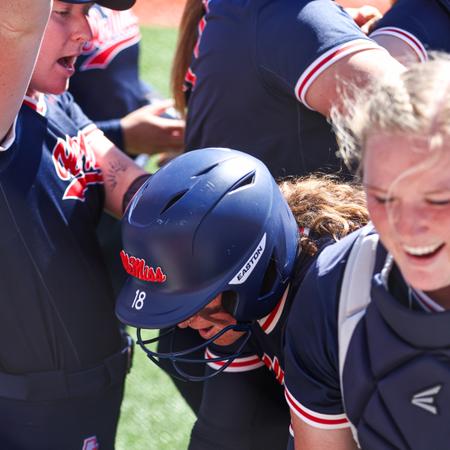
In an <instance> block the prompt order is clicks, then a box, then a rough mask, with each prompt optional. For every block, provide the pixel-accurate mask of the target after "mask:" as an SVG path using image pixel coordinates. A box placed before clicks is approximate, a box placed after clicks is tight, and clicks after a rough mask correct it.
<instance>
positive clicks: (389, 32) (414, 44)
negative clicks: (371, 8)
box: [370, 27, 428, 62]
mask: <svg viewBox="0 0 450 450" xmlns="http://www.w3.org/2000/svg"><path fill="white" fill-rule="evenodd" d="M383 35H384V36H394V37H396V38H398V39H401V40H402V41H403V42H405V43H406V44H407V45H409V47H411V48H412V49H413V50H414V52H415V53H416V55H417V57H418V58H419V61H420V62H425V61H428V54H427V51H426V49H425V47H424V46H423V44H422V42H420V40H419V39H417V38H416V36H414V35H413V34H412V33H409V32H408V31H406V30H402V29H401V28H397V27H383V28H380V29H378V30H375V31H374V32H373V33H372V34H371V35H370V37H371V38H372V37H376V36H383Z"/></svg>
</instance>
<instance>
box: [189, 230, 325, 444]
mask: <svg viewBox="0 0 450 450" xmlns="http://www.w3.org/2000/svg"><path fill="white" fill-rule="evenodd" d="M331 242H332V241H331V239H329V238H323V239H320V240H318V241H317V244H318V246H319V248H324V247H325V246H326V245H329V244H330V243H331ZM314 258H315V257H312V256H309V255H307V254H302V253H300V255H299V256H298V258H297V260H296V266H295V269H294V275H293V280H292V282H291V284H290V287H289V289H288V290H286V292H285V294H284V295H283V297H282V298H281V299H280V301H279V303H278V304H277V305H276V307H275V308H274V309H273V311H272V312H271V313H270V314H268V315H267V316H266V317H264V318H262V319H260V320H258V321H257V322H256V323H255V324H254V325H252V336H251V338H250V341H249V343H248V344H247V346H246V349H245V351H244V352H243V354H242V356H240V357H239V358H236V359H234V360H233V362H232V363H231V364H230V365H229V366H228V367H227V368H226V369H225V370H224V371H223V372H222V373H221V374H219V375H218V376H216V377H213V378H210V379H208V380H207V381H205V383H204V388H203V398H202V403H201V406H200V409H199V411H198V420H197V422H196V424H195V426H194V429H193V431H192V435H191V443H190V447H189V448H190V450H206V449H211V448H213V447H214V445H217V443H218V442H220V443H221V445H222V446H223V447H221V448H224V449H233V450H234V449H238V450H248V449H250V448H270V449H272V450H278V449H279V450H285V449H286V447H287V445H288V440H289V424H290V416H289V408H288V406H287V404H286V402H285V400H284V398H283V392H284V390H283V386H284V358H283V342H284V332H285V327H286V321H287V318H288V316H289V314H290V311H291V306H292V302H293V301H294V299H295V293H296V291H297V289H298V286H299V284H300V283H301V281H302V279H303V276H304V274H305V273H306V271H307V269H308V267H309V266H310V264H311V263H312V261H313V260H314ZM238 346H239V341H238V342H236V343H235V344H234V345H232V346H230V347H223V346H217V345H214V344H212V345H210V346H209V347H208V349H207V350H206V352H205V356H206V358H207V359H211V358H214V357H217V356H226V355H227V354H232V353H234V351H236V349H237V348H238ZM227 352H228V353H227ZM223 365H224V362H209V363H208V366H209V368H208V369H207V370H208V371H209V373H212V372H213V371H215V370H218V369H219V368H221V367H222V366H223ZM289 445H291V446H292V445H293V442H292V441H291V442H290V443H289ZM289 448H293V447H289Z"/></svg>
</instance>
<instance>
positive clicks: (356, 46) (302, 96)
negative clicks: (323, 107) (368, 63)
mask: <svg viewBox="0 0 450 450" xmlns="http://www.w3.org/2000/svg"><path fill="white" fill-rule="evenodd" d="M369 49H383V47H380V46H379V45H378V44H377V43H375V42H371V41H369V40H367V39H355V40H353V41H349V42H346V43H345V44H341V45H338V46H336V47H333V48H332V49H330V50H328V51H327V52H325V53H323V54H322V55H320V56H319V57H318V58H317V59H316V60H314V61H313V63H312V64H310V65H309V66H308V67H307V68H306V70H305V71H304V72H303V73H302V74H301V76H300V78H299V79H298V81H297V83H296V85H295V95H296V97H297V99H298V100H299V101H300V102H302V103H303V104H304V105H305V106H306V107H307V108H309V109H311V110H313V111H314V109H313V108H311V106H310V105H308V103H307V102H306V94H307V92H308V89H309V88H310V86H311V85H312V84H313V82H314V81H315V80H316V79H317V77H318V76H319V75H320V74H321V73H322V72H324V71H325V70H326V69H327V68H328V67H330V66H332V65H333V64H334V63H336V62H337V61H339V60H340V59H341V58H343V57H344V56H347V55H350V54H352V53H356V52H359V51H361V50H369Z"/></svg>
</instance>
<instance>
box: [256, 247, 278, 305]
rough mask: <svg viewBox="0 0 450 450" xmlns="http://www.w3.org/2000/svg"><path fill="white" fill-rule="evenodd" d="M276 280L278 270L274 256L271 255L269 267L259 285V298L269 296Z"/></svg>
mask: <svg viewBox="0 0 450 450" xmlns="http://www.w3.org/2000/svg"><path fill="white" fill-rule="evenodd" d="M277 280H278V270H277V263H276V259H275V255H272V257H271V258H270V261H269V265H268V266H267V269H266V273H265V274H264V278H263V280H262V283H261V290H260V292H259V297H260V298H261V297H264V296H266V295H267V294H270V293H271V292H272V291H273V289H274V286H275V283H276V282H277Z"/></svg>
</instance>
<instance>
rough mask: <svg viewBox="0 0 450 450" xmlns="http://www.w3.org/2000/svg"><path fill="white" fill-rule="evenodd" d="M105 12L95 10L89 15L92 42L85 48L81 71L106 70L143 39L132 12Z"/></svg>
mask: <svg viewBox="0 0 450 450" xmlns="http://www.w3.org/2000/svg"><path fill="white" fill-rule="evenodd" d="M103 11H104V10H102V11H101V10H99V9H93V10H92V12H90V13H89V25H90V27H91V32H92V40H90V41H88V42H86V44H85V45H84V47H83V52H82V54H83V55H86V60H85V61H84V62H83V63H82V64H81V65H80V67H79V69H78V70H80V71H85V70H90V69H105V68H106V67H108V65H109V64H110V63H111V61H112V60H113V59H114V58H115V57H116V56H117V55H118V54H119V53H120V52H122V51H123V50H125V49H126V48H128V47H131V46H132V45H134V44H137V43H138V42H139V40H140V38H141V34H140V31H139V23H138V19H137V17H136V16H135V15H134V14H133V13H132V12H131V11H120V12H119V11H109V12H108V13H105V12H103Z"/></svg>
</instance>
